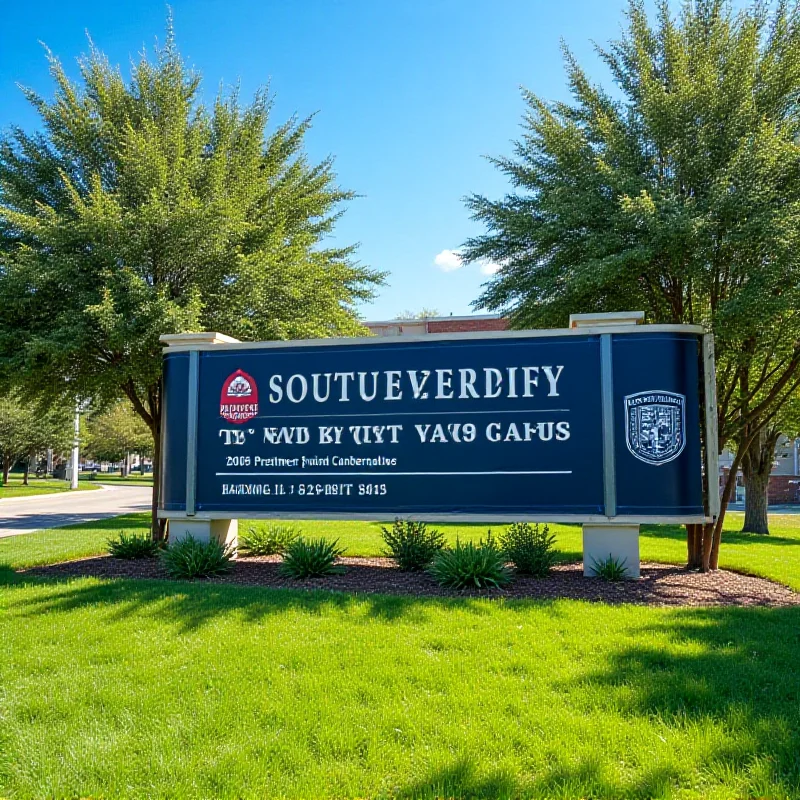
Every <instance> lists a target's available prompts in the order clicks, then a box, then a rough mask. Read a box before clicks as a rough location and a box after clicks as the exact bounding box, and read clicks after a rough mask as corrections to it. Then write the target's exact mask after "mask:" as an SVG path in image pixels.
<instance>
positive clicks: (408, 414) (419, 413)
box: [253, 408, 569, 419]
mask: <svg viewBox="0 0 800 800" xmlns="http://www.w3.org/2000/svg"><path fill="white" fill-rule="evenodd" d="M557 412H562V413H565V412H569V409H568V408H523V409H520V410H519V411H516V410H511V411H382V412H379V413H377V414H362V413H361V412H360V411H351V412H349V413H347V414H303V413H300V412H298V413H297V414H279V415H272V414H267V415H264V416H259V417H253V419H298V418H299V419H323V418H327V417H421V416H425V417H434V416H440V415H443V414H449V415H453V414H551V413H552V414H555V413H557Z"/></svg>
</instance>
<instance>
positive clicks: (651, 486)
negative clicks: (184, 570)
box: [162, 333, 703, 519]
mask: <svg viewBox="0 0 800 800" xmlns="http://www.w3.org/2000/svg"><path fill="white" fill-rule="evenodd" d="M612 345H613V351H612V352H613V379H614V408H613V409H612V410H611V412H609V410H608V409H606V413H605V417H606V418H609V413H613V418H614V426H615V434H616V446H615V461H616V474H615V476H614V477H615V483H616V497H617V513H618V514H636V515H639V516H643V517H647V516H653V515H676V514H682V515H693V516H697V515H702V513H703V499H702V480H701V469H700V461H701V459H700V420H699V411H698V337H697V336H694V335H680V334H658V333H653V334H650V335H647V336H645V335H641V334H629V335H628V334H626V335H621V336H614V338H613V341H612ZM190 359H197V362H198V363H197V364H196V370H195V371H193V370H194V369H195V368H192V367H190ZM195 374H196V376H197V377H196V380H197V388H196V389H195V388H194V387H192V386H190V381H191V380H192V377H191V376H192V375H195ZM194 391H196V392H197V403H196V409H197V420H196V448H194V450H195V452H196V459H197V460H196V470H192V469H189V470H187V464H186V454H187V452H192V449H193V448H192V447H190V445H191V444H192V443H191V442H190V441H189V439H190V438H191V436H192V435H193V431H194V423H193V420H192V419H191V418H190V416H188V415H187V409H193V408H194V407H195V405H194V403H192V402H190V396H191V394H192V392H194ZM602 397H603V392H602V375H601V346H600V336H599V335H575V334H571V335H561V336H558V335H553V336H549V335H548V336H530V337H528V336H509V337H504V336H500V337H491V338H485V339H476V338H463V339H439V338H435V337H431V338H430V339H425V340H421V341H404V340H403V339H402V338H398V339H393V340H389V339H385V340H377V341H375V342H370V343H363V342H361V343H352V344H350V343H346V342H343V343H339V342H337V343H336V344H303V345H300V346H298V345H296V344H295V345H288V344H286V345H283V344H282V345H278V346H264V347H256V348H253V347H248V348H241V349H239V348H235V347H228V346H225V347H220V348H209V349H206V350H201V351H199V352H193V353H191V354H190V353H189V352H172V353H171V352H169V351H168V352H167V353H166V354H165V400H164V409H165V428H164V474H165V479H164V492H163V498H162V511H164V512H168V513H170V514H172V513H175V512H177V513H180V512H186V511H187V510H188V512H189V513H198V514H216V515H221V516H230V517H243V518H246V517H247V516H249V515H270V514H276V515H281V514H286V515H294V516H299V517H310V518H313V517H315V516H327V515H331V514H344V515H347V514H360V515H367V516H374V517H376V518H381V517H383V518H386V517H391V516H394V515H399V516H405V515H428V516H434V517H442V518H446V517H448V516H455V515H488V516H491V515H496V516H506V517H508V516H511V517H524V516H535V517H539V518H546V517H548V516H553V517H563V516H570V517H575V518H576V519H579V518H585V517H590V516H597V515H604V514H606V513H607V511H608V510H607V509H606V505H605V502H606V498H607V496H608V491H607V486H606V480H605V478H604V473H603V468H604V463H606V462H607V460H608V459H604V453H603V441H604V437H603V421H604V409H603V405H602ZM187 431H188V433H187ZM187 477H188V481H189V483H190V486H189V491H188V492H187ZM187 504H188V507H187Z"/></svg>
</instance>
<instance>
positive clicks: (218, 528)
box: [169, 518, 239, 554]
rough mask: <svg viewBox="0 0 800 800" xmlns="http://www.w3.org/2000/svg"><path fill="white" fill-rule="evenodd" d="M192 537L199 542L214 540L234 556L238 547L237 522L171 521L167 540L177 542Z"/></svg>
mask: <svg viewBox="0 0 800 800" xmlns="http://www.w3.org/2000/svg"><path fill="white" fill-rule="evenodd" d="M186 536H192V537H193V538H195V539H197V541H199V542H204V543H205V542H210V541H211V539H216V540H217V541H218V542H219V543H220V544H223V545H227V546H228V547H230V548H231V549H232V550H233V552H234V554H235V553H236V548H237V547H238V545H239V520H236V519H197V518H195V519H171V520H170V522H169V540H170V542H177V541H180V540H181V539H183V538H185V537H186Z"/></svg>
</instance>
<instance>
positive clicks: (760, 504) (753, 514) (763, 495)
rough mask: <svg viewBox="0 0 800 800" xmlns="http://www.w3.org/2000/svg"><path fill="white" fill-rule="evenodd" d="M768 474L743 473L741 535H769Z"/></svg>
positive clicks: (756, 472) (749, 471) (754, 471)
mask: <svg viewBox="0 0 800 800" xmlns="http://www.w3.org/2000/svg"><path fill="white" fill-rule="evenodd" d="M768 485H769V472H767V474H766V475H765V474H764V473H763V472H761V471H760V470H747V471H744V491H745V495H744V525H743V526H742V533H764V534H768V533H769V521H768V519H767V487H768Z"/></svg>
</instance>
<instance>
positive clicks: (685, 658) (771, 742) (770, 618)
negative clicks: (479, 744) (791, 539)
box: [392, 608, 800, 800]
mask: <svg viewBox="0 0 800 800" xmlns="http://www.w3.org/2000/svg"><path fill="white" fill-rule="evenodd" d="M665 632H666V633H667V635H668V636H669V640H670V641H669V645H670V646H669V647H665V646H663V644H662V646H660V647H659V646H658V645H654V644H651V642H653V638H654V635H655V636H657V637H659V638H661V637H663V635H664V634H665ZM631 633H632V634H633V635H634V636H635V640H636V644H635V645H633V646H629V647H621V648H618V649H616V650H614V649H611V650H610V651H609V652H608V653H607V655H606V657H605V658H604V660H603V667H602V668H601V669H599V670H596V671H593V672H584V673H582V674H581V675H579V676H578V677H576V678H574V679H571V680H570V681H569V683H565V684H564V686H563V688H564V689H565V691H566V690H569V696H570V698H573V699H572V700H571V702H575V703H576V705H577V707H576V708H575V713H576V714H578V715H580V713H581V711H583V712H584V713H585V716H586V717H587V718H589V717H590V716H592V715H593V714H597V713H598V712H603V713H607V714H611V715H613V716H615V717H617V718H622V720H623V721H624V720H625V719H628V720H632V719H641V720H644V721H646V722H647V723H648V726H651V730H652V735H653V736H656V737H658V738H659V739H660V740H661V741H662V742H664V743H665V745H666V747H665V748H663V751H662V752H663V756H659V752H658V749H657V748H654V746H653V745H652V744H651V743H650V742H648V741H646V740H643V741H642V745H641V749H640V750H637V752H633V753H631V752H605V751H603V750H602V747H604V746H606V747H607V743H606V742H602V743H601V742H598V743H597V748H596V752H597V755H594V754H592V755H590V756H585V755H581V754H574V753H569V752H564V753H558V754H552V755H549V756H548V757H546V759H545V760H546V762H547V766H546V767H544V768H540V769H538V770H534V771H531V773H530V774H523V773H517V772H514V773H509V772H508V770H507V769H503V768H499V767H498V768H497V769H495V770H494V771H488V772H487V771H485V770H484V771H479V770H478V769H476V767H475V766H474V764H473V763H472V761H471V760H470V759H469V758H467V757H463V756H462V757H460V758H459V759H456V760H454V761H453V763H452V764H451V765H449V766H447V767H444V768H441V767H440V768H436V769H433V770H431V772H430V773H429V774H428V775H427V776H425V777H423V778H422V779H419V780H417V781H415V782H413V783H411V784H409V785H407V786H405V787H403V788H401V789H400V790H398V792H397V794H396V796H397V797H398V798H402V799H403V800H411V798H414V800H417V798H419V800H423V799H426V800H433V798H444V797H447V798H489V797H492V798H556V797H559V798H561V797H563V798H572V797H593V798H642V799H644V798H654V797H671V796H673V795H674V793H675V791H676V790H678V789H694V790H695V791H696V792H697V795H696V796H703V791H704V786H703V785H702V784H700V785H699V784H698V779H699V780H702V781H705V782H707V787H708V789H709V790H710V789H711V788H712V787H715V788H717V789H720V788H722V789H724V790H729V796H731V797H764V798H766V797H770V798H778V797H797V796H798V787H800V713H799V712H800V675H799V674H798V671H797V664H798V663H799V662H800V608H780V609H754V608H749V609H737V608H724V609H679V610H675V611H672V612H670V614H669V617H668V618H667V619H665V620H664V622H663V624H649V625H643V626H641V627H640V628H638V629H635V630H634V631H632V632H630V631H629V636H630V635H631ZM662 641H663V639H662ZM576 687H578V688H580V689H581V691H580V692H576V691H574V690H575V688H576ZM582 705H585V708H582V707H581V706H582ZM623 724H624V723H623ZM672 731H676V732H680V733H681V734H682V738H683V739H684V742H685V744H683V745H682V747H683V750H682V751H677V752H676V751H675V750H673V749H672V742H671V741H670V738H669V737H670V735H671V732H672ZM589 744H590V743H589ZM656 744H657V743H656ZM545 746H546V744H545ZM618 746H620V745H618ZM676 746H678V747H681V745H676ZM647 754H650V755H649V756H648V755H647ZM620 759H623V760H624V761H625V762H626V767H623V768H620V767H618V766H617V765H618V764H619V761H620ZM665 759H666V761H665ZM648 760H650V762H651V763H647V762H648ZM637 761H638V762H639V768H638V769H636V770H632V769H630V766H632V765H634V764H636V763H637ZM670 762H671V763H670ZM392 796H395V795H392ZM693 796H695V795H693Z"/></svg>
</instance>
